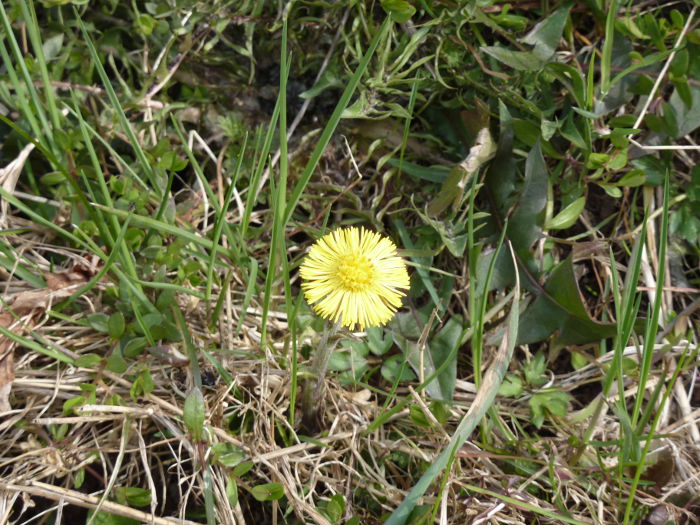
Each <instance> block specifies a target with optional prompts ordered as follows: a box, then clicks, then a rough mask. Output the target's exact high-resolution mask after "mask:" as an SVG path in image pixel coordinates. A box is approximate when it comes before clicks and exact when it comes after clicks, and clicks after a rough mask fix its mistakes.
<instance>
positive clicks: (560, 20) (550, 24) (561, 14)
mask: <svg viewBox="0 0 700 525" xmlns="http://www.w3.org/2000/svg"><path fill="white" fill-rule="evenodd" d="M572 5H573V3H571V2H569V3H567V4H566V5H565V6H563V7H561V8H559V9H557V10H556V11H555V12H554V13H552V14H551V15H549V16H548V17H546V18H545V19H544V20H542V21H541V22H539V23H538V24H537V25H536V26H535V27H534V28H533V29H532V31H530V32H529V33H528V34H527V35H525V37H524V38H522V39H521V40H520V41H521V42H523V43H524V44H530V45H531V46H534V47H533V49H532V54H533V55H534V56H535V57H537V58H538V59H540V60H542V61H547V60H549V59H550V58H552V56H553V55H554V52H555V51H556V50H557V47H558V45H559V40H560V39H561V35H562V33H563V31H564V26H565V25H566V20H567V18H568V16H569V10H570V9H571V6H572Z"/></svg>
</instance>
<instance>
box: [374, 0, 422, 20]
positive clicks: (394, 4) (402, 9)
mask: <svg viewBox="0 0 700 525" xmlns="http://www.w3.org/2000/svg"><path fill="white" fill-rule="evenodd" d="M382 8H383V9H384V11H385V12H386V13H387V14H388V15H389V16H391V19H392V20H394V22H398V23H399V24H403V23H404V22H408V21H409V20H410V18H411V17H412V16H413V15H414V14H415V13H416V8H415V7H413V6H412V5H411V4H409V3H408V2H406V0H382Z"/></svg>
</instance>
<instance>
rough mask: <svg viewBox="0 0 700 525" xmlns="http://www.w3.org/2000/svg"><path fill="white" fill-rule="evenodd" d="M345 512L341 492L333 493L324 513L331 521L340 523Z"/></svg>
mask: <svg viewBox="0 0 700 525" xmlns="http://www.w3.org/2000/svg"><path fill="white" fill-rule="evenodd" d="M343 514H345V498H344V497H343V496H342V494H333V495H332V496H331V499H330V501H329V502H328V504H327V505H326V515H327V516H328V519H329V520H330V521H331V523H340V521H341V520H342V519H343Z"/></svg>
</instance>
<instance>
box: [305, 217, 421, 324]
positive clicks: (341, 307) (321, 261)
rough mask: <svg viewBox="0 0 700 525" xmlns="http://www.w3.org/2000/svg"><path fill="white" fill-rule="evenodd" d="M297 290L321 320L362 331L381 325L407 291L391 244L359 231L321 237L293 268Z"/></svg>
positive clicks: (403, 268)
mask: <svg viewBox="0 0 700 525" xmlns="http://www.w3.org/2000/svg"><path fill="white" fill-rule="evenodd" d="M299 274H300V275H301V278H302V279H303V282H302V284H301V288H302V289H303V290H304V296H305V297H306V300H307V301H308V302H309V304H311V305H312V306H313V309H314V311H315V312H316V313H317V314H318V315H320V316H321V317H323V318H324V319H330V320H331V321H333V322H338V321H339V322H340V324H341V325H342V326H347V327H348V328H350V329H352V328H353V327H354V326H355V325H358V326H359V327H360V330H364V329H365V328H366V327H370V326H380V325H383V324H386V323H387V322H389V321H390V320H391V318H392V317H394V314H395V313H396V310H397V309H398V308H399V307H400V306H401V298H402V297H403V296H404V295H405V294H406V293H405V292H402V291H401V290H406V289H408V287H409V279H408V272H407V271H406V264H405V263H404V262H403V259H402V258H401V257H399V256H398V255H396V245H395V244H394V243H393V242H391V240H389V239H388V238H386V237H382V236H381V235H379V234H378V233H375V232H372V231H369V230H367V229H365V228H362V229H358V228H342V229H340V230H336V231H334V232H331V233H329V234H327V235H324V236H323V237H321V238H320V239H319V240H318V241H316V243H315V244H314V245H313V246H312V247H311V250H310V251H309V254H308V255H307V256H306V258H305V259H304V262H303V263H302V265H301V268H300V269H299Z"/></svg>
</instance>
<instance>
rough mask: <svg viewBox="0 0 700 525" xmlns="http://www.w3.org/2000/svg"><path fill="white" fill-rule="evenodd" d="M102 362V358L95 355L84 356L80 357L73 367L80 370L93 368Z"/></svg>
mask: <svg viewBox="0 0 700 525" xmlns="http://www.w3.org/2000/svg"><path fill="white" fill-rule="evenodd" d="M101 362H102V357H100V356H99V355H97V354H85V355H81V356H80V357H79V358H78V359H76V360H75V366H79V367H81V368H94V367H96V366H97V365H99V364H100V363H101Z"/></svg>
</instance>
